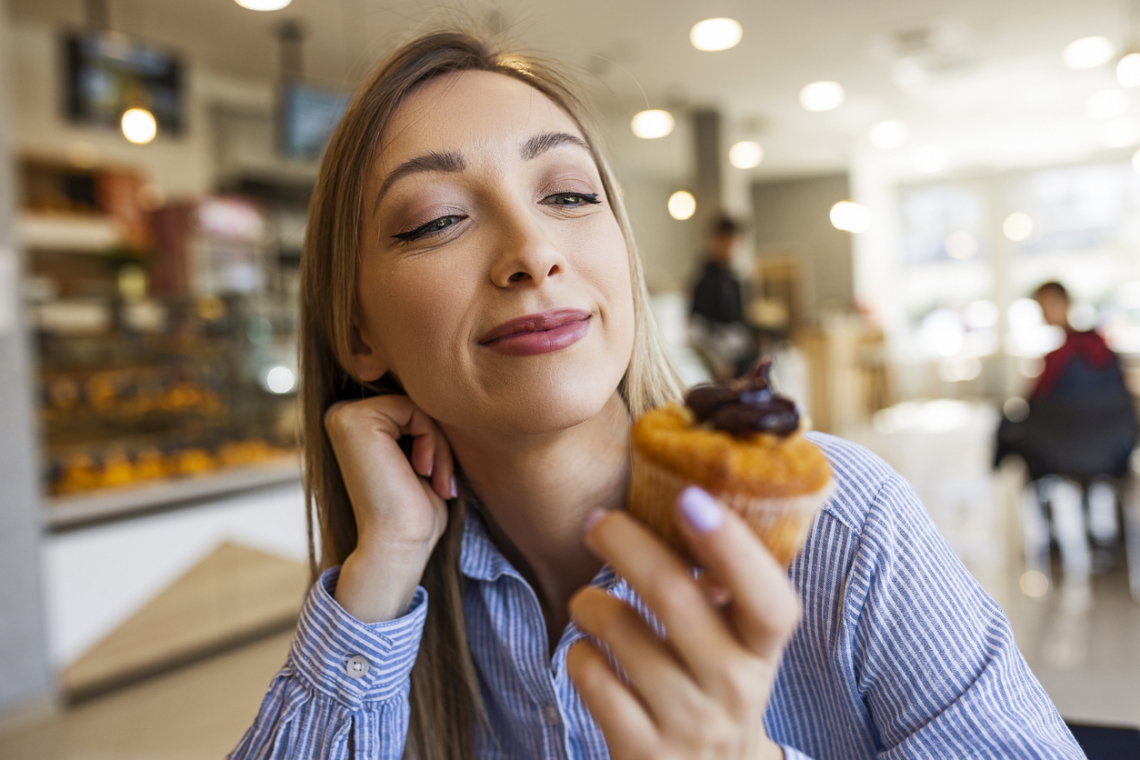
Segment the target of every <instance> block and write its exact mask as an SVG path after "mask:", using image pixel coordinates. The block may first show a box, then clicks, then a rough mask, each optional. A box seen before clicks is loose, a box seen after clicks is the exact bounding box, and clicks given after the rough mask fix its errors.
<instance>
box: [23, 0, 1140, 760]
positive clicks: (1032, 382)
mask: <svg viewBox="0 0 1140 760" xmlns="http://www.w3.org/2000/svg"><path fill="white" fill-rule="evenodd" d="M447 22H451V23H458V24H460V25H461V26H465V27H469V28H475V29H478V30H481V31H484V32H488V33H493V34H498V33H505V34H506V35H507V37H508V39H511V40H514V41H515V42H517V46H518V47H519V48H520V49H522V50H524V51H537V52H539V53H541V54H543V55H544V56H547V57H549V58H552V59H554V60H556V61H559V62H562V63H563V64H564V65H565V67H566V69H567V70H568V71H569V73H570V74H571V75H572V76H574V77H575V78H576V79H577V80H579V81H580V83H581V84H582V85H583V87H584V88H585V89H586V91H587V92H588V93H589V95H590V97H591V98H592V100H593V102H594V104H595V105H596V107H597V109H598V114H599V117H600V120H601V126H602V131H603V134H604V136H605V139H606V140H607V141H608V148H609V152H610V155H611V157H612V160H613V162H614V168H615V171H616V174H617V176H618V178H619V181H620V183H621V188H622V192H623V193H624V197H625V200H626V202H627V204H628V206H629V212H630V216H631V218H632V223H633V227H634V232H635V234H636V237H637V240H638V244H639V246H640V249H641V254H642V257H643V259H644V262H645V268H646V271H647V276H648V281H649V286H650V290H651V292H652V297H653V301H654V304H655V307H656V311H657V317H658V320H659V321H660V323H661V326H662V328H663V329H664V331H665V334H666V337H667V339H668V342H669V344H670V350H671V351H672V353H673V358H674V360H675V361H676V363H677V365H678V367H680V369H681V370H682V372H683V374H684V376H685V379H686V381H687V382H690V383H696V382H701V381H704V380H708V379H710V378H714V377H715V378H718V379H723V378H728V377H732V376H735V375H736V374H738V373H739V372H740V371H742V370H744V369H746V368H747V367H748V365H749V364H750V363H751V362H752V361H754V360H755V359H756V358H758V357H760V356H770V357H773V359H774V370H773V376H774V378H775V382H776V383H777V385H778V387H779V389H780V390H781V391H782V392H784V393H786V394H787V395H789V396H792V397H794V398H795V399H796V400H797V401H798V402H799V403H800V404H801V406H802V407H803V408H804V410H805V411H806V413H807V414H808V416H810V419H811V422H812V425H813V427H814V428H815V429H817V430H821V431H825V432H829V433H833V434H836V435H841V436H844V437H847V438H851V439H853V440H856V441H858V442H860V443H862V444H864V445H866V446H868V447H870V448H871V449H872V450H874V451H875V452H876V453H878V454H879V455H880V456H882V457H884V458H885V459H886V460H887V461H888V462H890V464H891V465H893V466H894V467H895V468H896V469H898V470H899V471H900V472H901V473H902V474H903V475H904V476H905V477H907V478H908V479H909V480H910V481H911V482H912V483H913V484H914V486H915V488H916V490H917V491H918V493H919V495H920V496H921V497H922V499H923V500H924V502H925V504H926V505H927V508H928V510H929V511H930V514H931V516H932V518H933V519H934V521H935V523H936V524H937V525H938V527H939V528H940V530H941V531H942V532H943V534H944V535H945V536H946V538H947V540H948V541H949V542H950V544H951V546H952V547H953V548H954V550H955V551H956V552H957V553H958V555H959V556H960V557H961V559H962V560H963V562H965V563H966V565H967V567H968V568H969V569H970V570H971V572H973V573H974V574H975V576H976V577H977V578H978V579H979V581H980V582H981V583H982V584H983V585H984V586H985V587H986V589H987V590H988V591H989V592H990V593H991V594H992V595H993V596H994V598H995V599H997V600H998V602H999V603H1000V604H1001V605H1002V606H1003V608H1004V609H1005V610H1006V612H1007V614H1008V615H1009V617H1010V619H1011V620H1012V622H1013V624H1014V628H1015V631H1016V634H1017V638H1018V643H1019V645H1020V647H1021V649H1022V651H1023V653H1024V654H1025V656H1026V658H1027V660H1028V661H1029V663H1030V665H1031V667H1032V668H1033V670H1034V672H1035V673H1036V674H1037V676H1038V678H1040V680H1041V681H1042V683H1043V684H1044V686H1045V688H1046V690H1047V691H1048V692H1049V694H1050V695H1051V697H1052V698H1053V699H1054V701H1055V702H1056V704H1057V706H1058V708H1059V709H1060V711H1061V713H1062V715H1063V716H1064V717H1065V718H1066V719H1068V720H1070V721H1074V722H1084V723H1096V724H1108V725H1120V726H1136V725H1138V724H1140V507H1138V506H1137V500H1136V499H1135V498H1134V497H1133V485H1132V479H1133V478H1132V474H1131V466H1130V464H1129V461H1128V449H1130V446H1131V444H1130V445H1129V446H1127V447H1126V448H1125V450H1124V452H1123V457H1122V458H1121V457H1118V460H1119V461H1118V462H1116V464H1112V463H1107V464H1104V466H1100V465H1097V464H1096V463H1094V464H1093V465H1091V466H1090V467H1091V469H1089V468H1085V469H1084V470H1082V471H1081V472H1080V473H1076V474H1074V473H1072V472H1067V471H1065V467H1064V466H1061V467H1054V468H1052V469H1049V468H1046V471H1044V472H1043V471H1042V470H1041V468H1040V467H1038V468H1036V469H1034V468H1033V467H1029V468H1027V467H1026V466H1025V464H1024V462H1023V461H1022V459H1021V458H1019V457H1017V456H1012V457H1008V458H1005V459H1003V460H1002V462H1001V464H1000V466H999V467H996V468H995V466H994V459H995V457H994V452H995V441H996V436H997V430H998V427H999V424H1001V425H1003V426H1005V427H1008V428H1016V427H1017V426H1018V425H1021V424H1023V423H1024V422H1025V420H1026V419H1027V417H1030V416H1031V412H1032V410H1033V409H1034V407H1035V406H1036V407H1037V408H1040V404H1036V399H1038V398H1039V397H1040V396H1041V395H1042V393H1041V388H1040V387H1039V384H1041V383H1042V382H1043V381H1042V380H1041V378H1040V377H1039V376H1040V375H1041V373H1042V371H1043V368H1045V367H1046V362H1045V361H1044V357H1045V356H1046V355H1047V354H1049V353H1050V352H1052V351H1054V350H1056V349H1058V348H1062V347H1063V346H1065V345H1068V344H1067V342H1066V340H1067V339H1066V335H1067V334H1068V335H1071V334H1073V333H1074V332H1080V331H1089V330H1095V331H1097V333H1098V334H1099V335H1101V336H1103V338H1104V342H1105V343H1106V344H1107V346H1108V347H1110V348H1111V349H1112V350H1113V351H1114V352H1115V353H1116V356H1117V357H1118V358H1117V360H1116V361H1117V363H1116V364H1115V365H1114V366H1119V368H1120V372H1119V378H1120V379H1121V381H1122V383H1123V387H1125V388H1127V389H1129V391H1130V392H1131V391H1135V392H1140V150H1138V149H1140V53H1138V52H1137V51H1140V4H1137V3H1136V2H1134V0H1085V1H1084V2H1079V3H1077V2H1072V0H1032V1H1030V0H986V1H985V2H981V1H980V0H956V1H955V2H948V1H947V0H906V1H905V2H904V0H860V1H859V2H840V1H839V0H801V1H800V2H796V3H776V2H745V1H744V0H714V1H713V2H705V3H699V4H695V3H690V2H682V1H681V0H656V1H655V2H649V0H629V1H628V2H623V3H613V2H600V1H599V0H580V1H579V2H577V3H574V4H571V5H565V4H558V5H552V4H549V3H540V2H534V1H533V0H499V2H469V3H459V4H456V3H450V4H447V5H439V6H437V5H436V4H435V3H433V2H427V1H424V2H381V1H380V0H322V1H319V2H318V0H293V2H292V3H290V2H289V0H238V2H234V0H182V1H181V2H177V3H173V2H160V1H159V0H86V1H83V0H4V2H3V4H2V5H0V157H2V161H0V398H3V403H2V404H0V419H2V421H3V422H2V424H0V482H3V483H4V490H3V495H2V496H0V574H2V575H3V577H4V578H5V579H6V580H5V583H3V584H0V756H3V757H5V758H33V757H34V758H87V757H92V758H94V757H101V758H102V757H117V758H133V757H138V758H142V757H147V758H166V757H170V758H174V757H178V758H198V757H202V758H206V757H218V756H220V755H222V754H224V753H225V752H226V751H228V750H229V749H231V748H232V747H233V745H234V744H235V743H236V741H237V740H238V738H239V737H240V735H241V734H242V733H243V731H244V729H245V728H246V727H247V726H248V724H249V723H250V722H251V721H252V719H253V717H254V715H255V713H256V710H257V705H258V704H259V702H260V699H261V696H262V694H263V693H264V690H265V688H266V687H267V685H268V683H269V680H270V678H271V677H272V675H273V674H274V673H275V672H276V671H277V669H278V668H279V667H280V665H281V664H282V662H283V661H284V657H285V653H286V651H287V648H288V643H289V639H290V630H291V626H292V624H293V621H294V620H295V617H296V614H297V610H298V608H299V606H300V602H301V600H302V597H303V594H304V592H305V589H306V587H307V582H308V580H307V578H308V573H307V548H306V538H305V517H304V512H303V504H302V498H301V490H300V484H299V470H298V456H297V448H296V442H297V412H296V399H295V387H296V379H297V360H296V302H297V268H298V264H299V260H300V255H301V248H302V241H303V239H304V235H305V215H306V207H307V202H308V197H309V193H310V191H311V188H312V185H313V181H314V179H315V176H316V172H317V167H318V163H319V160H320V156H321V152H322V148H323V145H324V142H325V140H326V138H327V136H328V134H329V131H330V130H331V129H332V128H333V126H335V124H336V122H337V119H338V117H339V115H340V113H341V111H342V110H343V108H344V106H345V103H346V101H347V98H348V97H349V96H350V94H351V93H352V91H353V90H354V88H355V87H356V86H357V85H358V84H359V83H360V81H361V80H362V78H363V77H364V76H365V75H366V73H367V72H368V71H369V69H370V68H371V66H373V65H374V64H375V63H376V62H377V61H378V60H379V59H380V58H381V57H382V56H383V55H385V54H386V53H387V52H388V51H390V50H391V49H392V48H393V47H394V46H395V45H397V44H399V42H400V41H402V40H404V39H406V38H407V37H408V36H410V35H412V34H415V33H416V32H418V31H423V30H426V29H428V28H431V27H433V26H434V25H436V24H439V23H447ZM1047 281H1059V282H1061V283H1063V285H1064V286H1065V288H1066V289H1067V291H1068V296H1069V302H1068V303H1067V304H1066V305H1065V309H1066V310H1067V321H1068V328H1067V332H1066V326H1065V325H1064V324H1063V322H1062V323H1058V322H1057V320H1052V323H1049V322H1047V320H1046V319H1045V315H1044V314H1043V312H1042V308H1041V302H1040V300H1039V299H1038V300H1035V299H1034V297H1033V296H1034V293H1035V291H1036V289H1037V287H1038V286H1039V285H1041V284H1042V283H1045V282H1047ZM694 299H695V300H694ZM1064 311H1065V310H1062V313H1064ZM1055 379H1056V378H1052V379H1051V380H1050V382H1052V380H1055ZM1117 415H1118V416H1120V417H1121V418H1127V419H1129V420H1131V419H1133V412H1132V400H1131V396H1130V395H1128V396H1127V397H1126V401H1125V403H1124V407H1123V411H1120V410H1118V412H1117ZM1076 416H1077V417H1082V418H1083V415H1082V414H1080V413H1079V412H1078V413H1077V415H1076ZM1090 419H1091V418H1090ZM1003 420H1004V422H1003ZM1074 424H1075V423H1074ZM1062 427H1064V426H1062ZM1078 427H1079V426H1078ZM1087 427H1088V426H1087V425H1086V428H1087ZM1098 429H1099V428H1098V427H1097V425H1094V426H1093V429H1092V430H1091V431H1090V430H1087V429H1086V430H1083V431H1075V428H1073V426H1072V425H1070V427H1069V428H1067V429H1066V430H1067V431H1068V432H1065V431H1062V434H1061V438H1062V439H1063V440H1069V439H1065V438H1064V436H1065V435H1069V436H1070V438H1072V436H1077V437H1076V438H1072V440H1073V441H1074V442H1073V443H1072V444H1071V446H1070V448H1072V447H1076V446H1083V444H1082V443H1081V441H1082V440H1084V439H1081V438H1080V437H1079V436H1080V435H1091V436H1092V437H1093V438H1095V437H1096V436H1097V434H1098V433H1097V430H1098ZM1035 435H1037V433H1035ZM1134 443H1135V441H1134V440H1133V441H1132V444H1134ZM1014 448H1016V447H1014ZM1061 448H1062V449H1064V446H1063V445H1062V447H1061ZM1137 462H1138V464H1140V460H1137ZM1120 463H1123V464H1120ZM1098 467H1099V469H1098ZM1063 475H1069V476H1070V477H1068V478H1064V477H1062V476H1063Z"/></svg>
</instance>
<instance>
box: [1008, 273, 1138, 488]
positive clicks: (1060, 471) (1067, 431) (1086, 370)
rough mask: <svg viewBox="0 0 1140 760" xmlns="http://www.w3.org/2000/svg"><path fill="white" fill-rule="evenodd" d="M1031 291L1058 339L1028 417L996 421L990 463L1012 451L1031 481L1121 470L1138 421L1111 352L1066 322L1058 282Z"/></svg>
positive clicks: (1063, 295) (1120, 472) (1100, 340)
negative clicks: (1060, 337)
mask: <svg viewBox="0 0 1140 760" xmlns="http://www.w3.org/2000/svg"><path fill="white" fill-rule="evenodd" d="M1033 298H1034V300H1036V301H1037V303H1038V304H1040V306H1041V313H1042V316H1043V317H1044V319H1045V322H1046V323H1047V324H1049V325H1052V326H1054V327H1060V328H1061V329H1063V330H1064V331H1065V342H1064V343H1063V344H1062V345H1061V347H1060V348H1058V349H1056V350H1055V351H1052V352H1051V353H1049V354H1048V355H1047V356H1046V357H1045V368H1044V369H1043V370H1042V372H1041V375H1040V376H1039V377H1038V379H1037V382H1036V384H1035V385H1034V387H1033V391H1032V393H1031V394H1030V399H1029V416H1028V417H1027V418H1025V419H1024V420H1020V421H1013V420H1009V419H1006V420H1003V421H1002V424H1001V427H1000V428H999V429H998V446H997V452H996V462H997V463H1000V461H1001V460H1002V459H1003V458H1004V457H1005V455H1007V454H1018V455H1020V456H1021V457H1022V458H1023V459H1025V462H1026V465H1027V466H1028V468H1029V475H1030V477H1031V478H1032V479H1034V480H1037V479H1039V478H1042V477H1045V476H1046V475H1064V476H1067V477H1071V478H1074V479H1075V480H1077V481H1079V482H1082V483H1087V482H1088V481H1089V480H1090V479H1091V478H1094V477H1098V476H1110V477H1120V476H1123V475H1124V474H1126V473H1127V471H1128V462H1129V457H1130V455H1131V453H1132V448H1133V447H1134V446H1135V445H1136V441H1137V424H1136V418H1135V412H1134V409H1133V401H1132V396H1131V394H1130V393H1129V391H1128V388H1127V387H1126V386H1125V384H1124V375H1123V373H1122V372H1121V370H1120V362H1119V360H1118V359H1117V356H1116V354H1114V353H1113V352H1112V349H1110V348H1109V347H1108V344H1106V343H1105V342H1104V338H1102V337H1101V336H1100V334H1099V333H1097V332H1096V331H1095V330H1088V331H1083V332H1082V331H1077V330H1074V329H1073V327H1072V325H1070V324H1069V316H1068V314H1069V306H1070V301H1069V295H1068V292H1067V291H1066V290H1065V287H1064V286H1063V285H1061V283H1059V282H1047V283H1045V284H1043V285H1041V286H1040V287H1038V288H1037V290H1036V291H1034V293H1033Z"/></svg>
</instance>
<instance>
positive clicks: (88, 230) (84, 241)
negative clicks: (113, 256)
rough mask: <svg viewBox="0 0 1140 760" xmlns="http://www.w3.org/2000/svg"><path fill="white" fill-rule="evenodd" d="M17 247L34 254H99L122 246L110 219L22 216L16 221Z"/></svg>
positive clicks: (42, 215)
mask: <svg viewBox="0 0 1140 760" xmlns="http://www.w3.org/2000/svg"><path fill="white" fill-rule="evenodd" d="M18 224H19V236H20V243H21V244H22V245H23V246H24V247H25V248H28V249H33V250H37V251H70V252H76V253H102V252H103V251H105V250H107V249H108V248H112V247H114V246H116V245H118V244H119V243H120V242H122V237H123V236H122V232H121V230H120V229H119V226H118V225H117V224H116V223H115V222H114V220H112V219H111V218H110V217H105V216H95V215H91V216H87V215H83V214H46V213H34V212H24V213H22V214H21V215H20V217H19V222H18Z"/></svg>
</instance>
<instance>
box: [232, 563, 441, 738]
mask: <svg viewBox="0 0 1140 760" xmlns="http://www.w3.org/2000/svg"><path fill="white" fill-rule="evenodd" d="M336 590H337V570H331V571H329V572H328V573H326V574H325V575H324V576H322V578H321V581H320V582H319V583H318V584H316V585H315V586H314V588H313V591H312V592H311V593H310V595H309V598H308V600H307V601H306V603H305V606H304V609H303V610H302V613H301V617H300V620H299V621H298V625H297V633H296V636H295V638H294V641H293V646H292V647H291V650H290V653H289V659H288V662H287V663H286V665H285V667H284V668H283V669H282V671H281V672H280V673H279V674H278V675H277V677H276V679H274V682H273V684H272V685H271V687H270V689H269V692H268V694H266V697H265V699H264V701H263V702H262V705H261V709H260V711H259V713H258V715H257V719H256V720H255V721H254V723H253V725H252V726H251V727H250V729H249V730H248V731H247V732H246V735H245V736H244V737H243V738H242V740H241V742H240V743H239V744H238V746H237V748H236V749H235V750H234V752H233V754H232V755H231V757H232V758H233V759H234V760H255V759H257V760H262V759H263V758H266V759H267V758H285V757H294V756H297V755H298V752H301V750H299V749H298V748H305V749H304V751H303V752H302V754H304V756H305V757H307V758H317V759H319V760H347V759H348V758H350V757H367V758H369V759H370V760H371V759H372V758H379V759H380V760H388V759H391V760H396V759H397V758H399V757H400V756H401V755H402V753H403V748H404V742H405V739H406V736H407V731H408V722H409V717H410V707H409V703H408V693H409V688H410V676H411V668H412V665H413V663H414V662H415V658H416V654H417V652H418V649H419V641H420V636H421V634H422V629H423V623H424V620H425V618H426V614H427V594H426V593H425V592H423V591H422V590H418V591H416V592H415V593H414V594H413V598H412V600H411V603H410V606H409V608H408V610H407V614H405V615H403V616H402V617H399V618H396V619H393V620H390V621H388V622H385V623H380V624H367V623H363V622H361V621H360V620H358V619H356V618H354V617H352V616H351V615H349V614H348V613H347V612H346V611H345V610H344V609H343V608H342V607H341V606H340V605H339V604H337V602H336V601H335V599H334V598H333V594H334V593H335V591H336Z"/></svg>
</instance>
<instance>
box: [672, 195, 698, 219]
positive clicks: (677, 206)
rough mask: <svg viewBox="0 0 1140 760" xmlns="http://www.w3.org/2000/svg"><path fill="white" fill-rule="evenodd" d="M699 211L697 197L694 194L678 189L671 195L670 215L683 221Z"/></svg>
mask: <svg viewBox="0 0 1140 760" xmlns="http://www.w3.org/2000/svg"><path fill="white" fill-rule="evenodd" d="M696 211H697V199H696V198H694V197H693V194H692V193H690V192H688V191H685V190H678V191H677V192H675V193H673V194H672V195H670V196H669V216H671V217H673V218H674V219H676V220H677V221H679V222H683V221H685V220H686V219H688V218H689V217H691V216H692V215H693V214H695V213H696Z"/></svg>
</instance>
